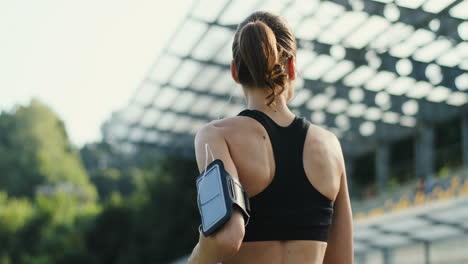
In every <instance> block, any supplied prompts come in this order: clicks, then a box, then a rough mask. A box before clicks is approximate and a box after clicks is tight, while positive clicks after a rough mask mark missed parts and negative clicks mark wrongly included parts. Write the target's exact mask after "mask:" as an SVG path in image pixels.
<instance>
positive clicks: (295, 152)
mask: <svg viewBox="0 0 468 264" xmlns="http://www.w3.org/2000/svg"><path fill="white" fill-rule="evenodd" d="M238 115H239V116H248V117H251V118H253V119H255V120H257V121H258V122H260V124H262V126H263V127H265V130H266V131H267V133H268V135H269V137H270V140H271V143H272V148H273V155H274V159H275V164H276V171H275V175H274V178H273V181H272V182H271V184H270V185H269V186H268V187H267V188H266V189H265V190H263V191H262V192H261V193H259V194H257V195H255V196H253V197H251V198H250V206H251V217H250V221H249V224H248V225H247V227H246V230H245V236H244V242H248V241H276V240H318V241H325V242H326V241H327V240H328V231H329V227H330V224H331V219H332V215H333V201H332V200H330V199H328V198H327V197H326V196H324V195H323V194H321V193H320V192H319V191H317V189H315V188H314V186H313V185H312V184H311V183H310V182H309V180H308V179H307V176H306V174H305V171H304V164H303V160H302V157H303V150H304V142H305V138H306V135H307V130H308V128H309V125H310V123H309V122H308V121H307V120H305V119H304V118H302V117H297V116H296V117H295V118H294V121H293V122H292V123H291V124H290V125H289V126H287V127H282V126H279V125H278V124H276V123H275V122H274V121H273V120H272V119H271V118H270V117H269V116H268V115H266V114H265V113H263V112H261V111H258V110H250V109H246V110H243V111H242V112H240V113H239V114H238Z"/></svg>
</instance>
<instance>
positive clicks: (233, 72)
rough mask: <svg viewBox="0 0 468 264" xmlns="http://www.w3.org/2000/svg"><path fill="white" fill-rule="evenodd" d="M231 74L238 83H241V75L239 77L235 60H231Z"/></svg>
mask: <svg viewBox="0 0 468 264" xmlns="http://www.w3.org/2000/svg"><path fill="white" fill-rule="evenodd" d="M231 75H232V79H234V81H235V82H236V83H240V82H239V77H237V71H236V65H235V64H234V61H232V62H231Z"/></svg>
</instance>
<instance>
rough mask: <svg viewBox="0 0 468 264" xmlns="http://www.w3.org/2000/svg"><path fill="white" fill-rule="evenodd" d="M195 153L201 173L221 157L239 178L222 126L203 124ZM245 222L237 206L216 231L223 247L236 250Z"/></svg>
mask: <svg viewBox="0 0 468 264" xmlns="http://www.w3.org/2000/svg"><path fill="white" fill-rule="evenodd" d="M206 144H208V147H206ZM195 155H196V159H197V164H198V169H199V171H200V173H201V172H202V171H203V170H204V169H205V168H206V166H207V165H208V164H210V163H211V162H212V161H213V160H215V159H220V160H222V162H223V164H224V168H225V169H226V171H227V172H228V173H229V175H231V176H232V177H234V178H236V179H238V175H237V169H236V166H235V164H234V162H233V160H232V158H231V154H230V152H229V147H228V144H227V142H226V140H225V138H224V135H223V132H222V128H218V127H216V126H214V125H212V124H207V125H205V126H203V127H202V128H201V129H200V131H199V132H198V133H197V135H196V136H195ZM244 223H245V222H244V217H243V216H242V213H241V212H240V210H239V209H237V208H235V209H234V211H233V214H232V216H231V218H230V219H229V220H228V222H227V223H226V224H224V225H223V227H222V228H221V229H220V230H218V231H217V232H216V233H214V235H213V238H215V239H216V240H218V242H219V244H220V246H221V247H225V248H227V249H233V250H234V251H236V249H237V250H238V248H239V247H240V245H241V243H242V240H243V238H244V232H245V229H244Z"/></svg>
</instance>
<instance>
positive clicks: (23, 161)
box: [0, 100, 96, 201]
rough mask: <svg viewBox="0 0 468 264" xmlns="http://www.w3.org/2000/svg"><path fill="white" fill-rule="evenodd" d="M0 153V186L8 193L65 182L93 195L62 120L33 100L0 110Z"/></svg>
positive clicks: (26, 193)
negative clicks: (5, 110) (3, 110)
mask: <svg viewBox="0 0 468 264" xmlns="http://www.w3.org/2000/svg"><path fill="white" fill-rule="evenodd" d="M0 157H2V158H1V159H0V190H6V191H7V192H8V193H9V194H10V195H14V196H28V197H33V196H34V193H35V191H36V189H37V187H38V186H40V185H52V186H54V185H57V184H62V183H69V184H72V185H73V186H75V187H76V188H75V189H76V190H79V191H80V192H81V195H80V196H81V197H83V198H84V199H86V200H88V201H93V200H95V199H96V190H95V188H94V186H93V185H92V184H90V182H89V179H88V176H87V173H86V170H85V169H84V167H83V165H82V163H81V160H80V156H79V155H78V152H77V151H76V150H75V149H74V147H73V146H72V144H71V143H70V141H69V139H68V136H67V133H66V130H65V125H64V123H63V122H62V121H61V120H60V119H59V118H58V117H57V115H56V114H55V113H54V112H53V111H52V110H51V109H50V108H48V107H47V106H45V105H44V104H42V103H41V102H39V101H37V100H32V101H31V103H30V105H28V106H19V107H17V108H16V109H14V110H13V111H11V112H10V113H8V112H2V113H1V114H0Z"/></svg>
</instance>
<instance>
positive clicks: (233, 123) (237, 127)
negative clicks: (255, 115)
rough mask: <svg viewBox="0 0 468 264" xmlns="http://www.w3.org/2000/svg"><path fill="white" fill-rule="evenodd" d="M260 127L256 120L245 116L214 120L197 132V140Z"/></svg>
mask: <svg viewBox="0 0 468 264" xmlns="http://www.w3.org/2000/svg"><path fill="white" fill-rule="evenodd" d="M256 127H260V126H259V124H258V122H256V121H255V120H254V119H252V118H249V117H245V116H233V117H227V118H223V119H217V120H213V121H211V122H209V123H206V124H205V125H203V126H202V127H201V128H200V129H199V130H198V132H197V135H196V138H197V137H200V136H207V135H211V136H214V135H217V136H228V135H230V134H233V133H236V132H240V131H245V130H247V129H252V128H256Z"/></svg>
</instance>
